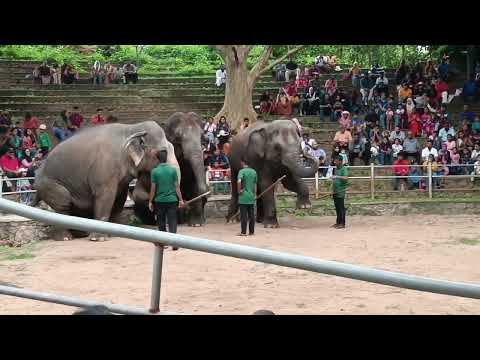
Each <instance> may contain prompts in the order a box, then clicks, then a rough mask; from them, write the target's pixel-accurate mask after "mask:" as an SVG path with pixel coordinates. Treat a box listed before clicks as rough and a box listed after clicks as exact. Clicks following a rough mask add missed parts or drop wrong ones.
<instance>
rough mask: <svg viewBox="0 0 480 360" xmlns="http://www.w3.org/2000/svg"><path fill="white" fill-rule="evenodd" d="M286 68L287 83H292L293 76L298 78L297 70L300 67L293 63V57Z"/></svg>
mask: <svg viewBox="0 0 480 360" xmlns="http://www.w3.org/2000/svg"><path fill="white" fill-rule="evenodd" d="M285 67H286V69H287V70H286V71H285V81H287V82H288V81H290V77H291V76H292V75H293V76H296V75H297V68H298V65H297V63H296V62H295V61H293V57H292V56H290V57H289V60H288V62H287V64H286V65H285Z"/></svg>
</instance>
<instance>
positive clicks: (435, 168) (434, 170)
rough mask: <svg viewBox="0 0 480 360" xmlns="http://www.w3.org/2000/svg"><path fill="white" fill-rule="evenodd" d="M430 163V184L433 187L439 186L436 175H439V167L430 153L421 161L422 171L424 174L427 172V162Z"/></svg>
mask: <svg viewBox="0 0 480 360" xmlns="http://www.w3.org/2000/svg"><path fill="white" fill-rule="evenodd" d="M430 163H431V164H432V186H433V187H435V188H438V187H439V182H438V180H439V179H438V176H440V175H441V172H440V170H441V169H440V167H439V165H438V162H437V160H436V159H435V156H434V155H433V154H430V155H429V156H428V158H427V159H425V160H424V161H423V172H424V173H425V174H428V164H430ZM427 184H428V183H427ZM427 187H428V186H427Z"/></svg>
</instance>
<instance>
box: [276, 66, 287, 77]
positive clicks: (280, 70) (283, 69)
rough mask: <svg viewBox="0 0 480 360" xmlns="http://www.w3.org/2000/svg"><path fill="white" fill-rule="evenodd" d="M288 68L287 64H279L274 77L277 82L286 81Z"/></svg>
mask: <svg viewBox="0 0 480 360" xmlns="http://www.w3.org/2000/svg"><path fill="white" fill-rule="evenodd" d="M286 71H287V68H286V66H285V64H277V65H275V67H274V68H273V75H274V78H275V80H276V81H285V72H286Z"/></svg>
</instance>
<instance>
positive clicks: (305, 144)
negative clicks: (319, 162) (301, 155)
mask: <svg viewBox="0 0 480 360" xmlns="http://www.w3.org/2000/svg"><path fill="white" fill-rule="evenodd" d="M314 141H315V140H314V139H310V136H309V135H308V134H303V139H302V143H301V147H302V151H305V148H307V149H306V150H307V151H310V149H311V148H312V145H313V142H314Z"/></svg>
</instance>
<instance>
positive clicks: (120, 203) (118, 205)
mask: <svg viewBox="0 0 480 360" xmlns="http://www.w3.org/2000/svg"><path fill="white" fill-rule="evenodd" d="M127 195H128V186H127V187H126V188H125V189H124V190H121V191H120V192H119V193H118V194H117V197H116V198H115V202H114V203H113V207H112V213H111V215H110V221H112V222H116V221H117V220H119V219H118V218H119V216H120V214H121V213H122V211H123V208H124V206H125V201H127Z"/></svg>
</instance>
